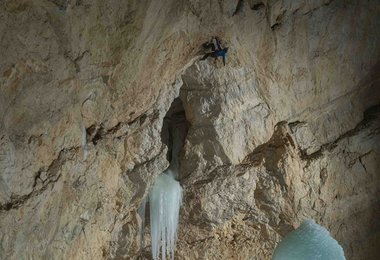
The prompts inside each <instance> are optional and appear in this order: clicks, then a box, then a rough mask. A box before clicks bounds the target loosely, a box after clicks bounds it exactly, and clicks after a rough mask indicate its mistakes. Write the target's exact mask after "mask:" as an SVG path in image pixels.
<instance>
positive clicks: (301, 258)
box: [273, 219, 345, 260]
mask: <svg viewBox="0 0 380 260" xmlns="http://www.w3.org/2000/svg"><path fill="white" fill-rule="evenodd" d="M309 259H313V260H345V257H344V252H343V249H342V247H341V246H340V245H339V244H338V242H337V241H336V240H335V239H334V238H332V237H331V236H330V233H329V232H328V231H327V230H326V229H325V228H324V227H322V226H320V225H318V224H316V223H315V222H314V220H312V219H308V220H305V221H304V222H303V223H302V224H301V226H299V227H298V228H297V229H296V230H294V231H292V232H291V233H289V234H288V235H286V236H285V238H284V239H283V240H282V241H281V242H280V244H278V246H277V247H276V250H275V251H274V254H273V260H309Z"/></svg>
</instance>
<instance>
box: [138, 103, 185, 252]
mask: <svg viewBox="0 0 380 260" xmlns="http://www.w3.org/2000/svg"><path fill="white" fill-rule="evenodd" d="M165 120H166V121H165V127H164V129H163V131H164V136H165V138H164V139H165V142H166V143H167V145H168V148H169V149H168V150H169V152H168V159H169V160H170V165H169V167H168V169H166V170H165V171H164V172H163V173H161V174H160V175H159V176H158V177H157V178H156V180H155V182H154V184H153V187H152V189H151V191H150V193H149V197H148V199H149V212H150V230H151V244H152V256H153V259H155V260H157V259H159V258H160V255H161V259H163V260H164V259H166V258H167V257H168V258H171V259H174V248H175V243H176V240H177V229H178V220H179V211H180V207H181V204H182V187H181V185H180V183H179V182H178V181H177V179H178V177H179V154H180V151H181V148H182V146H183V142H184V139H185V137H186V134H187V129H188V122H187V121H186V117H185V113H184V110H183V106H182V102H181V101H180V100H179V99H176V100H174V101H173V104H172V106H171V108H170V110H169V112H168V115H167V116H166V117H165ZM145 203H146V201H145V200H144V201H143V202H142V205H141V206H140V209H139V214H140V216H141V218H142V219H144V217H145ZM143 226H144V220H143V221H142V228H141V238H142V241H141V248H143V246H144V245H143V232H144V227H143ZM160 252H161V253H160Z"/></svg>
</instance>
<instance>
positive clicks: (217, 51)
mask: <svg viewBox="0 0 380 260" xmlns="http://www.w3.org/2000/svg"><path fill="white" fill-rule="evenodd" d="M214 39H215V42H216V48H215V44H214V43H213V40H212V41H211V42H206V43H204V44H202V46H203V48H205V49H210V48H211V51H212V52H208V53H206V54H205V55H204V56H203V57H202V58H201V60H205V59H207V58H208V57H209V56H211V57H214V58H215V59H217V58H218V57H222V58H223V64H224V66H226V54H227V52H228V48H223V49H222V47H221V46H220V41H219V39H218V38H217V37H215V38H214Z"/></svg>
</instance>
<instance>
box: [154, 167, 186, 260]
mask: <svg viewBox="0 0 380 260" xmlns="http://www.w3.org/2000/svg"><path fill="white" fill-rule="evenodd" d="M149 203H150V228H151V237H152V256H153V259H155V260H156V259H159V254H160V253H159V252H160V247H161V257H162V259H163V260H164V259H165V257H166V256H168V257H171V258H172V259H174V247H175V241H176V239H177V226H178V216H179V209H180V206H181V203H182V188H181V186H180V184H179V182H178V181H176V180H175V179H174V174H173V172H172V171H171V170H167V171H165V172H164V173H162V174H161V175H159V176H158V177H157V179H156V181H155V183H154V185H153V188H152V190H151V192H150V194H149Z"/></svg>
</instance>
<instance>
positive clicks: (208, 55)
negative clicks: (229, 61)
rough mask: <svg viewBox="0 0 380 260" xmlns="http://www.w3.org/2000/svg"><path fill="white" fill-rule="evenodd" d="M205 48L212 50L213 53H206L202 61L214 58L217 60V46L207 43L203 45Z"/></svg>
mask: <svg viewBox="0 0 380 260" xmlns="http://www.w3.org/2000/svg"><path fill="white" fill-rule="evenodd" d="M202 46H203V48H205V49H211V50H212V52H209V53H206V54H205V55H204V56H203V57H202V58H201V60H205V59H207V58H208V57H210V56H211V57H213V58H217V56H216V54H215V44H214V43H212V42H206V43H203V44H202Z"/></svg>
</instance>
